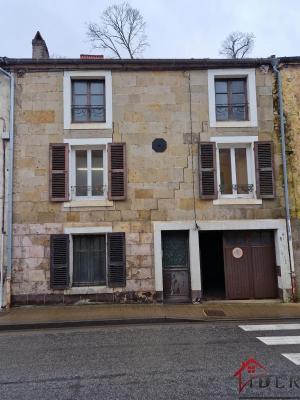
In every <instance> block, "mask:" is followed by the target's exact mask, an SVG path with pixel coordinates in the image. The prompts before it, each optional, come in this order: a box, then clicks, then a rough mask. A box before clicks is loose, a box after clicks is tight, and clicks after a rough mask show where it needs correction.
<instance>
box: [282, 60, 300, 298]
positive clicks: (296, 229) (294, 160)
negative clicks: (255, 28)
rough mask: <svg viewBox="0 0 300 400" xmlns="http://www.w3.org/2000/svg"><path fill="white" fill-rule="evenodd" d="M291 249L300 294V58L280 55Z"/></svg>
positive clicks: (299, 294)
mask: <svg viewBox="0 0 300 400" xmlns="http://www.w3.org/2000/svg"><path fill="white" fill-rule="evenodd" d="M280 61H281V64H280V65H281V68H280V70H281V76H282V91H283V100H284V117H285V131H286V145H287V149H286V150H287V151H286V153H287V160H288V171H289V176H288V177H289V191H290V204H291V216H292V232H293V248H294V257H295V269H296V279H297V293H298V298H299V297H300V139H299V130H300V57H287V58H286V57H283V58H281V60H280Z"/></svg>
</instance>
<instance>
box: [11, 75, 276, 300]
mask: <svg viewBox="0 0 300 400" xmlns="http://www.w3.org/2000/svg"><path fill="white" fill-rule="evenodd" d="M190 79H191V113H190V94H189V76H188V73H186V72H181V71H178V72H171V71H169V72H168V71H166V72H141V71H140V72H113V73H112V85H113V130H100V131H88V130H81V131H79V130H64V127H63V72H61V71H57V72H27V73H26V74H25V75H23V76H22V77H18V78H17V81H16V96H17V97H16V99H17V100H16V139H15V171H14V215H13V219H14V232H15V237H14V249H13V258H14V271H13V282H12V293H13V295H14V296H18V295H22V296H27V299H28V296H29V295H41V296H42V299H41V302H45V298H46V297H45V296H47V295H50V294H51V293H52V292H51V290H50V289H49V274H50V272H49V234H50V233H61V232H63V229H64V228H65V227H90V226H102V227H103V226H112V228H113V231H123V232H126V238H127V240H126V252H127V278H128V279H127V287H126V289H125V291H126V292H128V293H132V292H136V293H137V292H138V293H141V296H144V295H143V293H147V295H145V296H146V297H147V298H149V297H150V298H152V297H151V296H152V295H153V293H154V261H153V258H154V254H153V232H152V222H153V221H188V220H193V218H194V198H193V196H194V194H195V196H196V201H195V206H196V217H197V219H198V220H230V219H264V218H282V217H283V208H282V205H283V198H282V185H281V177H280V163H281V161H280V151H279V144H278V135H276V134H275V133H274V128H273V100H272V88H273V77H272V74H271V73H270V72H268V73H263V72H262V71H260V70H259V69H257V71H256V83H257V103H258V120H259V126H258V128H243V129H237V128H235V129H233V128H231V129H228V128H227V129H225V128H224V129H219V128H209V123H208V121H209V118H208V86H207V85H208V84H207V71H191V72H190ZM190 117H192V125H193V133H192V134H191V119H190ZM224 134H226V135H230V136H233V135H243V134H247V135H258V136H259V139H260V140H274V143H275V163H276V189H277V197H276V199H275V200H268V201H263V204H262V205H249V206H244V205H240V206H238V205H234V206H214V205H213V204H212V201H209V200H201V199H199V197H198V193H199V187H198V171H197V169H198V146H197V142H198V141H199V140H201V141H206V140H209V137H210V136H217V135H224ZM92 137H112V138H113V141H115V142H118V141H123V142H126V144H127V161H128V163H127V165H128V197H127V200H126V201H116V202H114V203H113V205H112V206H107V207H101V208H99V207H80V208H79V207H78V208H67V207H64V205H63V204H60V203H52V202H49V191H48V186H49V176H48V175H49V143H61V142H63V140H64V138H92ZM156 138H164V139H165V140H166V142H167V150H166V151H165V152H164V153H156V152H154V151H153V150H152V141H153V140H154V139H156ZM192 167H193V168H194V169H193V168H192ZM106 292H107V293H114V292H115V291H113V290H109V289H107V291H106ZM56 294H57V295H59V293H56ZM64 294H66V295H67V294H68V291H65V293H64Z"/></svg>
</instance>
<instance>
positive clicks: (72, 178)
mask: <svg viewBox="0 0 300 400" xmlns="http://www.w3.org/2000/svg"><path fill="white" fill-rule="evenodd" d="M111 141H112V140H111V138H107V139H105V138H103V139H101V138H95V139H65V140H64V142H65V143H68V144H69V154H70V157H69V193H70V201H71V203H74V206H75V205H76V204H77V203H78V204H79V203H82V202H83V203H85V202H87V201H94V200H98V201H99V200H107V197H108V159H107V145H108V143H111ZM98 203H99V202H98Z"/></svg>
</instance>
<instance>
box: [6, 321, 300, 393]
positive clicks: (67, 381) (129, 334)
mask: <svg viewBox="0 0 300 400" xmlns="http://www.w3.org/2000/svg"><path fill="white" fill-rule="evenodd" d="M259 323H260V324H262V323H263V322H262V321H260V322H259ZM265 323H268V324H269V323H270V322H265ZM281 323H282V322H281ZM289 323H290V321H289ZM241 324H242V323H237V322H234V323H233V322H215V323H212V322H210V323H203V322H202V323H196V324H187V323H176V324H160V325H130V326H126V325H123V326H112V327H109V326H106V327H93V328H73V329H56V330H52V329H50V330H37V331H21V332H1V333H0V357H1V365H0V400H27V399H28V400H29V399H30V400H35V399H39V400H43V399H47V400H48V399H49V400H53V399H55V400H67V399H68V400H71V399H72V400H77V399H93V400H94V399H105V400H109V399H114V400H115V399H138V400H143V399H225V400H227V399H238V398H242V397H244V398H255V399H257V398H269V399H270V398H272V399H275V398H277V399H285V398H294V399H300V365H299V366H297V365H295V364H294V363H293V362H291V361H290V360H288V359H287V358H285V357H284V356H282V355H281V353H297V352H298V353H300V344H289V345H286V344H285V345H276V346H272V345H271V346H268V345H266V344H265V343H263V342H262V341H260V340H258V339H257V338H256V337H257V336H262V337H263V336H275V335H276V336H287V335H289V336H291V335H292V336H296V335H300V329H298V330H297V329H294V330H291V331H289V330H284V331H283V330H276V331H272V332H271V331H261V332H256V331H254V332H247V331H243V330H242V329H241V328H240V327H239V325H241ZM249 358H254V359H255V360H256V361H258V362H259V363H260V365H261V366H263V367H265V368H266V370H267V371H263V373H264V374H265V375H266V374H268V378H266V376H265V377H264V378H261V382H260V384H261V386H266V387H259V379H258V378H255V379H253V381H252V388H251V387H250V385H249V384H248V385H247V386H246V387H245V388H244V390H243V391H242V392H241V394H240V397H239V394H238V380H237V378H236V377H234V376H233V375H234V373H235V371H236V370H238V369H239V367H240V366H241V362H242V361H246V360H247V359H249ZM261 371H262V370H260V371H259V369H257V370H256V373H258V372H261ZM247 377H248V375H247V371H246V370H245V371H244V372H243V379H246V378H247ZM297 377H299V379H298V381H297ZM267 379H269V380H270V383H269V385H267V383H268V380H267ZM297 383H298V386H299V388H298V387H297ZM276 384H277V386H278V387H276ZM283 386H284V387H283ZM290 386H292V387H290Z"/></svg>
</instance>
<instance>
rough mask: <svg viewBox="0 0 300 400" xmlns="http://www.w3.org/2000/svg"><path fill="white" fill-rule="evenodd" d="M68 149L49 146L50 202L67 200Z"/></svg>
mask: <svg viewBox="0 0 300 400" xmlns="http://www.w3.org/2000/svg"><path fill="white" fill-rule="evenodd" d="M68 170H69V147H68V144H67V143H57V144H50V179H49V183H50V185H49V186H50V201H68V200H69V171H68Z"/></svg>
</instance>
